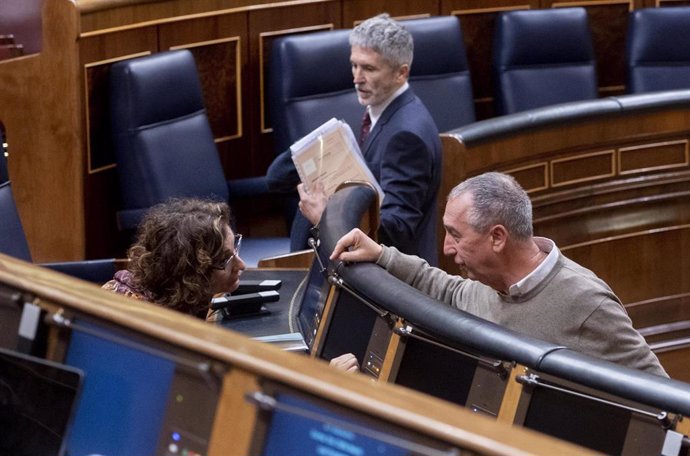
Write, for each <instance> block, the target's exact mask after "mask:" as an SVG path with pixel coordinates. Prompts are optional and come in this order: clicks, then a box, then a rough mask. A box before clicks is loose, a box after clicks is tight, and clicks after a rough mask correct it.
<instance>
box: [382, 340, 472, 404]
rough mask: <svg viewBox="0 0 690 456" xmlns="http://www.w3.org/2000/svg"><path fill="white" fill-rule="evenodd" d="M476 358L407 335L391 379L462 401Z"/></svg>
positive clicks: (469, 383) (452, 400) (419, 389)
mask: <svg viewBox="0 0 690 456" xmlns="http://www.w3.org/2000/svg"><path fill="white" fill-rule="evenodd" d="M476 368H477V360H475V359H472V358H470V357H469V356H465V355H462V354H460V353H458V352H456V351H453V350H450V349H447V348H443V347H440V346H438V345H435V344H432V343H428V342H425V341H423V340H419V339H414V338H408V339H407V340H406V342H405V351H404V353H403V355H402V358H401V360H400V364H399V367H398V371H397V375H396V376H395V379H394V382H395V383H396V384H398V385H402V386H406V387H408V388H411V389H414V390H417V391H421V392H423V393H427V394H430V395H432V396H436V397H439V398H441V399H445V400H447V401H450V402H454V403H456V404H459V405H465V403H466V402H467V397H468V395H469V392H470V388H471V387H472V380H473V378H474V373H475V370H476Z"/></svg>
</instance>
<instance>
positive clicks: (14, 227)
mask: <svg viewBox="0 0 690 456" xmlns="http://www.w3.org/2000/svg"><path fill="white" fill-rule="evenodd" d="M0 252H2V253H4V254H5V255H10V256H13V257H15V258H19V259H21V260H24V261H31V252H30V251H29V244H28V243H27V242H26V236H25V235H24V228H23V227H22V222H21V219H20V218H19V213H18V212H17V206H16V204H15V202H14V195H13V194H12V186H11V183H10V182H9V181H5V182H3V183H0Z"/></svg>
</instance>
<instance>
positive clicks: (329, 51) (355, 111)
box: [269, 30, 364, 153]
mask: <svg viewBox="0 0 690 456" xmlns="http://www.w3.org/2000/svg"><path fill="white" fill-rule="evenodd" d="M349 33H350V31H349V30H337V31H325V32H315V33H309V34H300V35H292V36H287V37H284V38H280V39H278V40H276V41H275V42H274V43H273V46H272V49H271V69H270V78H269V94H270V97H271V98H270V112H271V123H272V126H273V141H274V145H275V151H276V153H280V152H282V151H284V150H287V149H288V148H289V147H290V146H291V145H292V144H293V143H294V142H295V141H297V140H298V139H300V138H301V137H303V136H304V135H306V134H307V133H309V132H310V131H312V130H313V129H314V128H316V127H318V126H319V125H321V124H322V123H324V122H325V121H327V120H328V119H330V118H331V117H335V118H338V119H343V120H345V121H346V122H347V123H348V124H349V125H350V127H352V129H353V131H355V132H357V131H358V130H359V125H360V121H361V118H362V113H363V112H364V110H363V108H362V107H361V106H360V105H359V103H358V102H357V97H356V95H355V91H354V85H353V83H352V71H351V69H350V45H349V43H348V36H349Z"/></svg>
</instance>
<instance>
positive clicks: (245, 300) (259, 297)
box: [211, 290, 280, 314]
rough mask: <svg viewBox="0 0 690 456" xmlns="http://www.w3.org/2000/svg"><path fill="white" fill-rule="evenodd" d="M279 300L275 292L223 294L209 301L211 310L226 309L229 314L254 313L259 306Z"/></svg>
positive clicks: (278, 295)
mask: <svg viewBox="0 0 690 456" xmlns="http://www.w3.org/2000/svg"><path fill="white" fill-rule="evenodd" d="M279 298H280V294H279V293H278V292H277V291H275V290H271V291H259V292H257V293H248V294H241V295H237V296H233V295H231V294H229V293H225V294H224V295H223V296H221V297H219V298H213V299H212V300H211V309H212V310H218V309H228V310H229V311H230V312H231V313H233V314H235V313H246V312H256V311H258V310H259V309H260V308H261V304H265V303H267V302H275V301H277V300H278V299H279Z"/></svg>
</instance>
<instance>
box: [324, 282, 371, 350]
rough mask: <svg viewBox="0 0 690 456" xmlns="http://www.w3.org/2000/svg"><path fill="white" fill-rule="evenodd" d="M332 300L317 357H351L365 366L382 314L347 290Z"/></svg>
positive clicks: (338, 292) (340, 292)
mask: <svg viewBox="0 0 690 456" xmlns="http://www.w3.org/2000/svg"><path fill="white" fill-rule="evenodd" d="M333 300H334V302H333V308H332V311H331V315H329V316H328V321H327V322H326V325H327V327H326V328H325V330H324V341H323V343H322V347H321V350H320V353H318V356H319V357H320V358H322V359H326V360H330V359H333V358H335V357H337V356H340V355H342V354H345V353H352V354H354V355H355V356H356V357H357V359H358V360H359V361H360V362H362V360H364V359H365V357H366V353H367V347H368V345H369V340H370V339H371V337H372V334H373V332H374V326H375V324H376V322H377V320H378V319H380V318H381V317H380V314H379V312H377V311H376V310H374V309H373V308H372V307H370V306H368V305H366V304H365V303H363V302H362V301H361V300H360V299H359V298H358V297H357V296H355V295H353V294H352V293H351V292H349V291H348V290H346V289H342V288H341V289H339V290H338V291H336V292H335V294H334V298H333Z"/></svg>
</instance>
